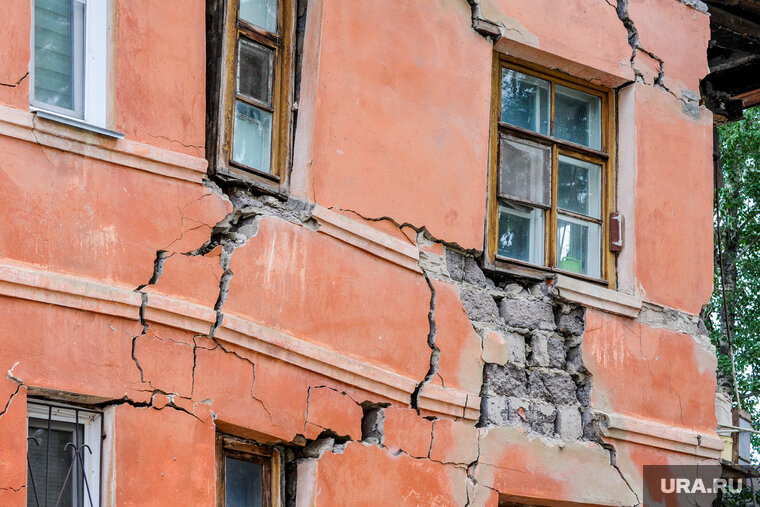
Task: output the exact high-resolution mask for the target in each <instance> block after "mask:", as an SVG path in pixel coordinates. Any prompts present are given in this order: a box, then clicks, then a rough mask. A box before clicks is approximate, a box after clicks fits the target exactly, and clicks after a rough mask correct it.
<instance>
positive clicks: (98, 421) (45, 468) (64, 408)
mask: <svg viewBox="0 0 760 507" xmlns="http://www.w3.org/2000/svg"><path fill="white" fill-rule="evenodd" d="M27 410H28V425H29V426H28V437H27V496H26V498H27V506H29V507H41V506H53V505H57V506H60V507H84V506H87V507H96V506H98V505H100V467H101V461H100V455H101V440H102V416H101V413H100V412H98V411H94V410H89V409H84V408H79V407H73V406H68V405H62V404H58V403H50V402H45V401H41V400H30V401H29V403H28V405H27Z"/></svg>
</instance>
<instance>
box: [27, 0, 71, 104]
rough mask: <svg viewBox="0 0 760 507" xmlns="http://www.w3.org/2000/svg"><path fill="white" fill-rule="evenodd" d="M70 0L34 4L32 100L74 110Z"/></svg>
mask: <svg viewBox="0 0 760 507" xmlns="http://www.w3.org/2000/svg"><path fill="white" fill-rule="evenodd" d="M73 22H74V13H73V10H72V2H71V0H35V2H34V99H35V100H37V101H39V102H44V103H45V104H50V105H53V106H57V107H61V108H64V109H74V83H73V79H74V76H73V71H72V69H73V63H74V55H73V51H72V40H73V30H72V25H73Z"/></svg>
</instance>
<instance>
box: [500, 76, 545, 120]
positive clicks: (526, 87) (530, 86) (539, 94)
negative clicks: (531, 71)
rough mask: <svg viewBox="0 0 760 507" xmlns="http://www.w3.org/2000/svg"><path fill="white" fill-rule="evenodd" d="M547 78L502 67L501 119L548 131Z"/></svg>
mask: <svg viewBox="0 0 760 507" xmlns="http://www.w3.org/2000/svg"><path fill="white" fill-rule="evenodd" d="M550 90H551V86H550V85H549V82H548V81H545V80H543V79H538V78H535V77H532V76H526V75H525V74H521V73H519V72H517V71H514V70H512V69H502V71H501V120H502V121H504V122H506V123H509V124H510V125H515V126H517V127H522V128H526V129H529V130H533V131H535V132H539V133H541V134H544V135H549V107H550V103H549V92H550Z"/></svg>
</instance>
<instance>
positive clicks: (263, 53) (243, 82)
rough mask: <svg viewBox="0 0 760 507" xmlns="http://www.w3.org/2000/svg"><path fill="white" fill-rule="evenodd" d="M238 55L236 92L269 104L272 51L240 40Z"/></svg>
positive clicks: (272, 63) (270, 100)
mask: <svg viewBox="0 0 760 507" xmlns="http://www.w3.org/2000/svg"><path fill="white" fill-rule="evenodd" d="M238 55H239V56H238V93H241V94H243V95H246V96H248V97H250V98H252V99H255V100H258V101H259V102H262V103H264V104H269V105H271V104H272V79H273V73H272V69H273V67H274V51H272V50H271V49H269V48H266V47H264V46H260V45H259V44H254V43H253V42H249V41H247V40H241V41H240V46H239V48H238Z"/></svg>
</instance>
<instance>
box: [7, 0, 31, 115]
mask: <svg viewBox="0 0 760 507" xmlns="http://www.w3.org/2000/svg"><path fill="white" fill-rule="evenodd" d="M30 17H31V3H30V2H28V1H26V0H8V1H6V2H3V4H2V5H0V19H2V20H3V26H4V29H3V32H4V33H3V36H2V38H0V40H2V42H3V51H2V52H0V104H5V105H8V106H13V107H18V108H26V107H27V105H28V104H29V74H28V73H29V56H30V53H31V41H30V35H29V33H30V32H29V26H28V20H29V19H30Z"/></svg>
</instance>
